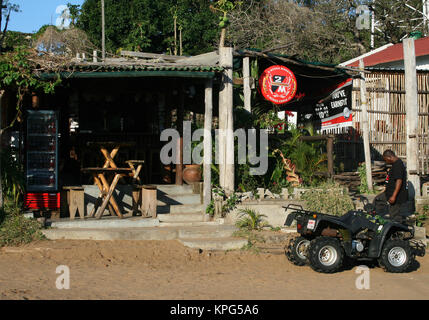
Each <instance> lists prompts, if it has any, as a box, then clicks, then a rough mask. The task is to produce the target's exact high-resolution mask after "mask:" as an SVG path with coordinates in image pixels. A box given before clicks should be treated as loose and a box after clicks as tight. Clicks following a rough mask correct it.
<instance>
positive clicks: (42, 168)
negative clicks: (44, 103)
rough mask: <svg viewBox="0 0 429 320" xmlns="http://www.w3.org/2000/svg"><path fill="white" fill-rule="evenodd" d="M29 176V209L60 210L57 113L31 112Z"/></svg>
mask: <svg viewBox="0 0 429 320" xmlns="http://www.w3.org/2000/svg"><path fill="white" fill-rule="evenodd" d="M26 176H27V186H26V187H27V190H26V192H27V193H26V195H25V205H26V207H27V208H28V209H31V210H58V209H59V208H60V194H59V192H58V113H57V112H55V111H28V114H27V136H26Z"/></svg>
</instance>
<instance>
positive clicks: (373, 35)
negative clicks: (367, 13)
mask: <svg viewBox="0 0 429 320" xmlns="http://www.w3.org/2000/svg"><path fill="white" fill-rule="evenodd" d="M374 7H375V0H372V14H371V50H374V48H375V41H374V38H375V9H374Z"/></svg>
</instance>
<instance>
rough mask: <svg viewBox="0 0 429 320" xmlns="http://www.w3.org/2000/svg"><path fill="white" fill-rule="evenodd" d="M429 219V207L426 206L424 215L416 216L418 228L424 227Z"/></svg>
mask: <svg viewBox="0 0 429 320" xmlns="http://www.w3.org/2000/svg"><path fill="white" fill-rule="evenodd" d="M428 218H429V206H424V207H423V213H422V214H419V215H417V216H416V226H417V227H422V226H424V225H425V224H426V220H428Z"/></svg>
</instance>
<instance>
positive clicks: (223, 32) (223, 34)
mask: <svg viewBox="0 0 429 320" xmlns="http://www.w3.org/2000/svg"><path fill="white" fill-rule="evenodd" d="M225 38H226V28H223V29H222V31H221V33H220V42H219V47H220V48H223V47H225Z"/></svg>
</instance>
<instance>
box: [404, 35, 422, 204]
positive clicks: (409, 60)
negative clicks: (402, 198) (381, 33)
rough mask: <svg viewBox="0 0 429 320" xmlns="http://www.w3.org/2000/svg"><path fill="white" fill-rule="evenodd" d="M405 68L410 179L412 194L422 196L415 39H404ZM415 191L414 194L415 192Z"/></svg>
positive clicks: (408, 169)
mask: <svg viewBox="0 0 429 320" xmlns="http://www.w3.org/2000/svg"><path fill="white" fill-rule="evenodd" d="M403 46H404V68H405V110H406V116H405V117H406V124H407V173H408V181H409V183H410V184H412V188H410V187H409V188H408V190H409V191H411V194H410V195H411V196H412V197H413V198H414V196H420V195H421V192H420V177H419V175H418V174H417V172H418V166H419V161H418V157H419V146H418V135H417V133H418V130H417V128H418V123H419V115H418V109H419V103H418V94H417V72H416V51H415V48H414V39H404V41H403ZM413 191H414V194H413Z"/></svg>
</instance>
